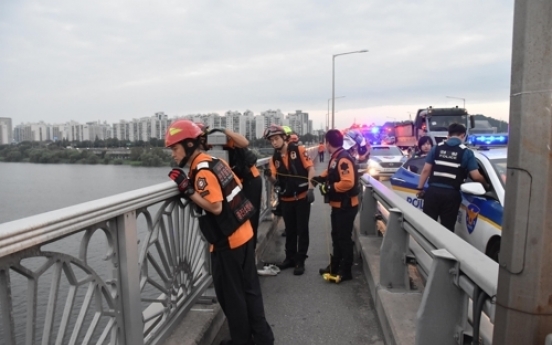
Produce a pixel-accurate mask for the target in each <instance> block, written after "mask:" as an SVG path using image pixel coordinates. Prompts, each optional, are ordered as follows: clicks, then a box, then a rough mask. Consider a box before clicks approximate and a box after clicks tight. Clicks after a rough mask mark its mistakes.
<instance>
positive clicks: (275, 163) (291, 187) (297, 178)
mask: <svg viewBox="0 0 552 345" xmlns="http://www.w3.org/2000/svg"><path fill="white" fill-rule="evenodd" d="M269 164H270V170H271V172H272V176H276V181H277V182H276V183H277V184H278V185H279V186H280V187H281V188H282V193H281V194H280V200H282V201H293V200H299V199H303V198H305V197H306V196H307V190H308V189H309V179H308V177H309V172H308V169H309V168H310V167H312V166H313V164H312V160H311V159H310V158H309V155H308V152H307V149H306V148H305V147H304V146H303V145H297V144H295V143H288V147H287V152H285V153H284V154H282V153H281V152H280V151H275V152H274V155H273V156H272V158H271V159H270V163H269Z"/></svg>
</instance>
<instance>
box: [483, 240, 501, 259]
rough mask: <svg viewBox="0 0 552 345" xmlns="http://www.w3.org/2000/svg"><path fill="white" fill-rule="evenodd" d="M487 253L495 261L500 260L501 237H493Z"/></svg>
mask: <svg viewBox="0 0 552 345" xmlns="http://www.w3.org/2000/svg"><path fill="white" fill-rule="evenodd" d="M485 254H486V255H487V256H488V257H490V258H491V259H493V260H494V261H496V262H498V255H499V254H500V237H498V238H497V237H493V238H492V239H491V240H490V241H489V244H487V251H486V252H485Z"/></svg>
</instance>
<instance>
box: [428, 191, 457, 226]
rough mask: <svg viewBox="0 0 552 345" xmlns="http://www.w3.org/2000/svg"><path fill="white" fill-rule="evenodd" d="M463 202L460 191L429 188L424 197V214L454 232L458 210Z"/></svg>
mask: <svg viewBox="0 0 552 345" xmlns="http://www.w3.org/2000/svg"><path fill="white" fill-rule="evenodd" d="M461 202H462V195H461V194H460V191H458V190H455V189H450V188H440V187H435V186H429V187H428V189H427V190H426V192H425V195H424V213H425V214H427V215H428V216H430V217H431V218H433V219H434V220H437V219H438V218H440V219H441V225H443V226H444V227H445V228H447V229H449V230H450V231H452V232H454V226H455V225H456V219H457V217H458V210H459V208H460V203H461Z"/></svg>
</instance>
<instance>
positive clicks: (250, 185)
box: [243, 176, 263, 248]
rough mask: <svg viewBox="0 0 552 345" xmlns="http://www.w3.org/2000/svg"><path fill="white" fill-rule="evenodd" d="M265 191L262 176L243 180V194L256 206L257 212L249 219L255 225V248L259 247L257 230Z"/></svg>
mask: <svg viewBox="0 0 552 345" xmlns="http://www.w3.org/2000/svg"><path fill="white" fill-rule="evenodd" d="M262 193H263V180H262V177H261V176H257V177H255V178H251V179H247V180H245V181H244V182H243V194H244V195H245V197H246V198H247V199H248V200H249V201H251V203H252V204H253V206H255V213H254V214H253V216H252V217H251V219H249V221H250V222H251V226H252V227H253V248H257V232H258V229H259V217H260V214H261V213H260V212H261V196H262Z"/></svg>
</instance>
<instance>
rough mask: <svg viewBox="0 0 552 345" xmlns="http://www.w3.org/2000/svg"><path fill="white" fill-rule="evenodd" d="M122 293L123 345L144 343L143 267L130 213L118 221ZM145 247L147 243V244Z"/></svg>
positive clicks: (133, 214) (134, 217)
mask: <svg viewBox="0 0 552 345" xmlns="http://www.w3.org/2000/svg"><path fill="white" fill-rule="evenodd" d="M116 224H117V225H116V231H117V232H116V233H117V249H118V250H117V254H118V265H119V284H118V285H119V291H118V297H119V301H120V304H119V305H120V307H121V309H120V310H121V311H122V313H123V315H122V316H123V317H122V320H123V324H122V325H121V332H120V334H121V337H122V338H123V339H121V341H120V342H119V343H120V344H132V345H142V344H144V335H143V330H144V324H143V320H142V303H141V299H140V268H139V267H138V266H139V258H138V236H137V226H136V212H135V211H131V212H127V213H125V214H124V215H122V216H119V217H117V219H116ZM144 245H146V244H144Z"/></svg>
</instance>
